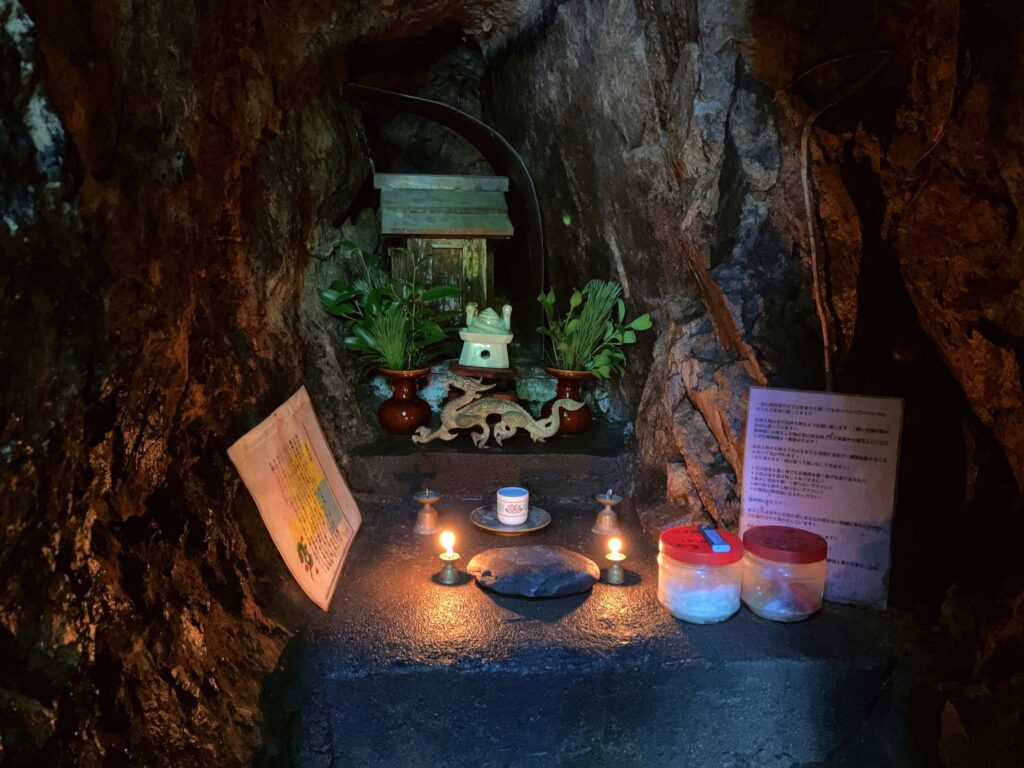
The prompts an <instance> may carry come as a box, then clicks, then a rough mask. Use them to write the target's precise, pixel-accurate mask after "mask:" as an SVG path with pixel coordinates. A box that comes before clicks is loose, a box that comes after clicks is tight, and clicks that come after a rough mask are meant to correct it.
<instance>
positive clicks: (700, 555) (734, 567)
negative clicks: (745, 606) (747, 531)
mask: <svg viewBox="0 0 1024 768" xmlns="http://www.w3.org/2000/svg"><path fill="white" fill-rule="evenodd" d="M658 550H659V554H658V600H659V601H660V602H661V604H662V605H664V606H665V607H666V608H667V609H668V612H669V613H671V614H672V615H673V616H675V617H676V618H678V619H682V620H683V621H689V622H692V623H694V624H714V623H716V622H719V621H725V620H726V619H728V618H729V617H730V616H732V615H733V614H734V613H736V611H738V610H739V607H740V585H741V583H742V580H743V543H742V542H741V541H740V540H739V539H738V538H737V537H736V536H734V535H733V534H731V533H729V532H728V531H723V530H717V529H709V530H708V531H707V532H705V531H704V530H702V529H701V528H700V527H698V526H696V525H680V526H677V527H675V528H669V529H667V530H665V531H662V533H661V536H660V537H659V539H658Z"/></svg>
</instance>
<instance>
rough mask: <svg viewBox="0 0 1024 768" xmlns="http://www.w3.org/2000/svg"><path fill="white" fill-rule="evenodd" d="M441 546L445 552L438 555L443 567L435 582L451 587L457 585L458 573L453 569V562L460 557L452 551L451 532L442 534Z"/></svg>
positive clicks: (453, 543)
mask: <svg viewBox="0 0 1024 768" xmlns="http://www.w3.org/2000/svg"><path fill="white" fill-rule="evenodd" d="M441 546H442V547H444V548H445V551H444V552H442V553H441V554H440V558H441V560H442V561H443V562H444V567H443V568H442V569H441V573H439V574H438V576H437V580H438V581H439V582H441V583H442V584H444V585H445V586H447V587H451V586H454V585H456V584H458V583H459V571H458V569H457V568H456V567H455V561H456V560H458V559H459V557H460V555H459V553H458V552H455V551H454V547H455V534H454V533H452V532H451V531H445V532H444V533H442V534H441Z"/></svg>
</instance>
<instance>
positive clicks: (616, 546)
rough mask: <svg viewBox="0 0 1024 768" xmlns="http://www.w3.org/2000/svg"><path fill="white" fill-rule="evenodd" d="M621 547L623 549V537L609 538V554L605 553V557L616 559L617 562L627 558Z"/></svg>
mask: <svg viewBox="0 0 1024 768" xmlns="http://www.w3.org/2000/svg"><path fill="white" fill-rule="evenodd" d="M621 549H622V539H619V538H614V539H608V554H607V555H605V558H607V559H608V560H612V561H615V562H618V561H620V560H625V559H626V556H625V555H624V554H622V552H621V551H620V550H621Z"/></svg>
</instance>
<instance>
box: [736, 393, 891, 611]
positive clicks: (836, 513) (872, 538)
mask: <svg viewBox="0 0 1024 768" xmlns="http://www.w3.org/2000/svg"><path fill="white" fill-rule="evenodd" d="M902 420H903V401H902V400H900V399H898V398H887V397H864V396H860V395H836V394H831V393H825V392H800V391H795V390H787V389H765V388H762V387H753V388H751V390H750V405H749V406H748V410H747V434H746V445H745V448H744V459H743V511H742V514H741V516H740V532H741V533H742V532H744V531H746V530H747V528H752V527H754V526H755V525H788V526H791V527H793V528H804V529H806V530H809V531H814V532H815V533H817V534H819V535H821V536H823V537H824V538H825V539H826V540H827V541H828V577H827V579H826V581H825V598H826V599H828V600H834V601H836V602H840V603H852V604H855V605H866V606H870V607H872V608H878V609H884V608H885V606H886V602H887V600H888V592H889V542H890V538H891V533H892V512H893V502H894V500H895V494H896V467H897V464H898V462H899V446H900V428H901V424H902Z"/></svg>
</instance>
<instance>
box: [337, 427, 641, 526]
mask: <svg viewBox="0 0 1024 768" xmlns="http://www.w3.org/2000/svg"><path fill="white" fill-rule="evenodd" d="M625 433H626V427H625V425H622V424H611V423H607V422H601V421H596V422H595V423H594V426H593V427H592V428H591V429H590V431H588V432H587V433H585V434H583V435H575V436H567V435H556V436H555V437H552V438H548V440H546V441H544V442H536V443H535V442H533V441H532V440H530V438H529V435H527V434H526V433H523V432H520V434H518V435H516V436H515V437H513V438H510V439H508V440H507V441H506V442H505V445H504V446H503V447H498V446H495V445H490V446H488V447H486V448H476V447H475V446H474V445H473V442H472V440H471V439H470V437H469V435H462V436H459V437H458V438H457V439H455V440H452V441H451V442H444V441H437V442H434V443H428V444H426V445H417V444H415V443H413V442H412V440H411V439H409V438H407V437H394V436H391V435H384V434H381V435H380V436H378V438H377V439H376V440H374V441H373V442H372V443H368V444H365V445H360V446H357V447H356V448H355V449H354V450H353V452H352V454H351V456H350V459H349V462H348V465H347V467H346V478H347V480H348V483H349V486H350V487H351V488H352V491H353V493H354V494H355V495H356V497H357V498H358V499H360V500H361V501H364V502H367V503H372V502H374V501H380V500H385V499H387V500H397V499H404V498H407V497H408V496H409V495H410V494H412V493H415V492H416V491H420V490H423V489H424V488H427V487H430V488H434V489H436V490H438V491H440V492H441V493H442V494H445V495H446V496H451V497H456V498H464V499H485V498H490V497H491V496H492V495H493V493H494V491H495V490H496V489H497V488H499V487H501V486H505V485H521V486H523V487H525V488H528V489H529V490H530V492H531V493H532V494H533V500H534V503H536V504H541V506H543V504H542V502H544V501H553V500H565V499H588V498H592V497H593V496H594V495H595V494H597V493H600V492H602V491H605V490H607V489H608V488H612V489H614V490H618V491H620V490H622V488H623V486H624V484H625V482H626V481H627V480H628V478H629V470H630V461H631V459H630V456H631V454H630V450H629V439H628V437H627V436H626V434H625ZM480 503H486V502H483V501H481V502H480Z"/></svg>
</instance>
